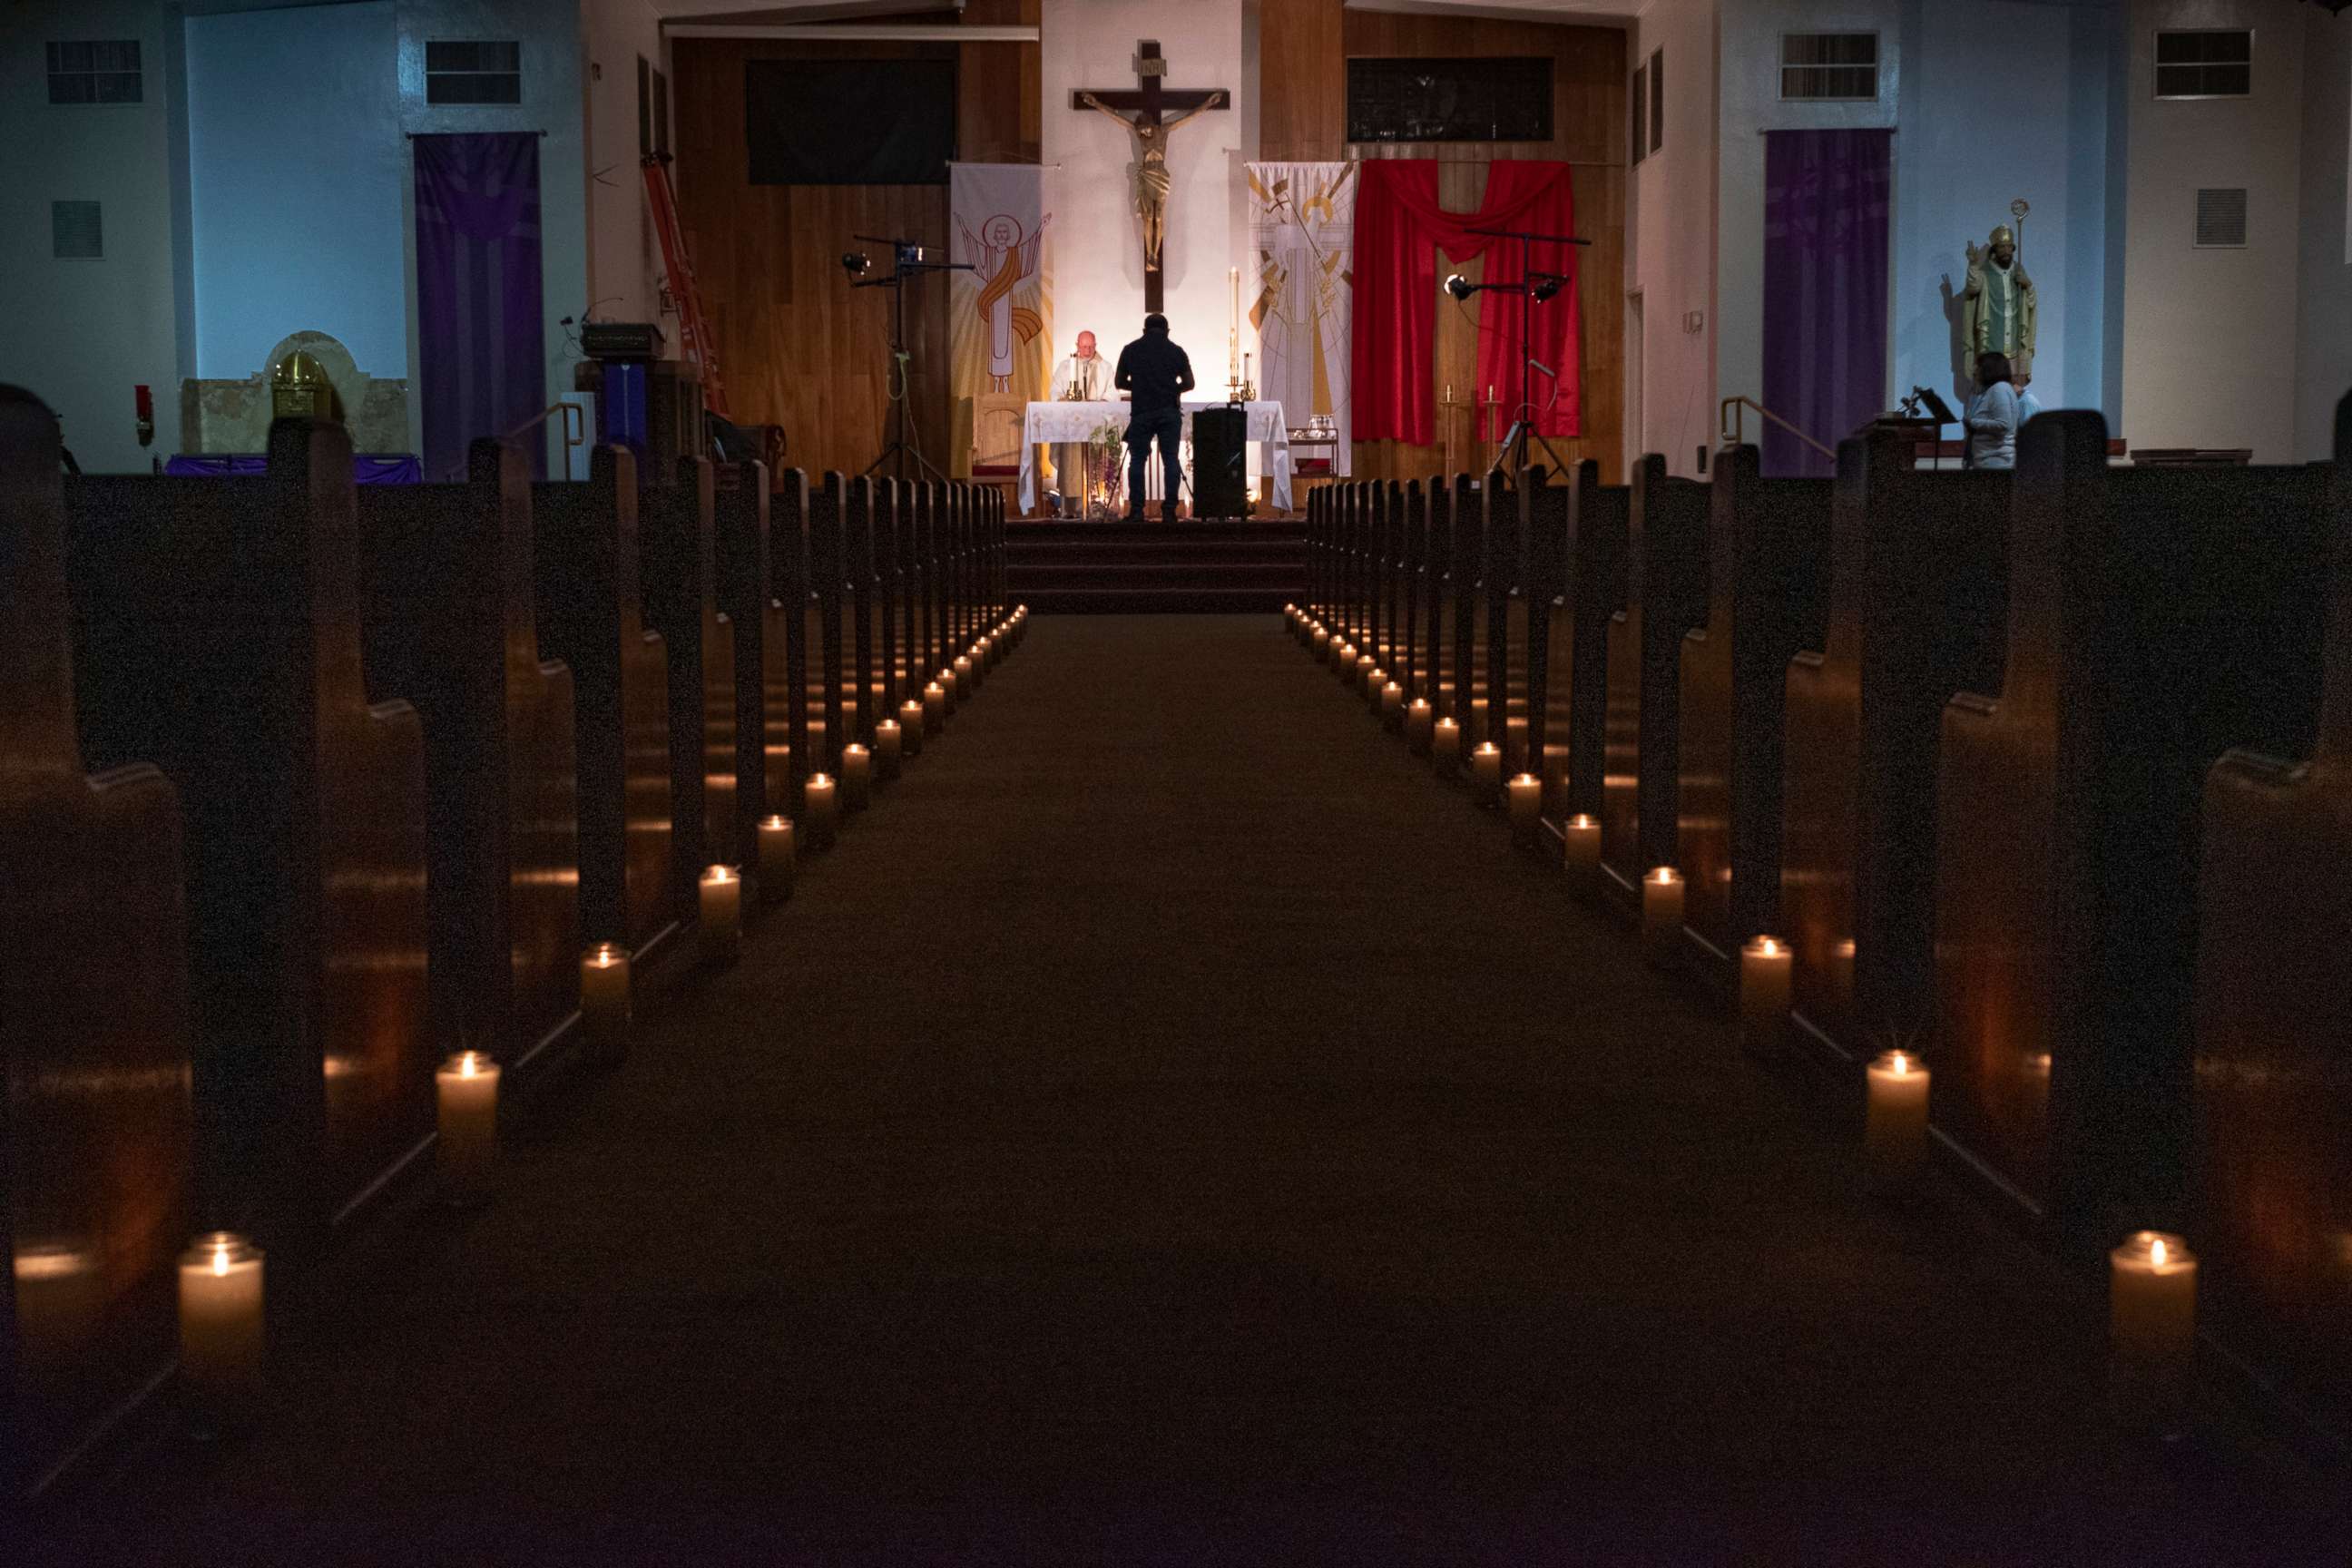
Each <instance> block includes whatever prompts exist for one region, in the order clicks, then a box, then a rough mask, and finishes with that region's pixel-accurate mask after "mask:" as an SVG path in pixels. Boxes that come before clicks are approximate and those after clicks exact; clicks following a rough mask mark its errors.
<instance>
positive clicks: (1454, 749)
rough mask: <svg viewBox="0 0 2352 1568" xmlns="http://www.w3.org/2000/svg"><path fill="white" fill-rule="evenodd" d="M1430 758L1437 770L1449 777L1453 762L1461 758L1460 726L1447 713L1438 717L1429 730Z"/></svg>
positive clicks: (1452, 769)
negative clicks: (1443, 716)
mask: <svg viewBox="0 0 2352 1568" xmlns="http://www.w3.org/2000/svg"><path fill="white" fill-rule="evenodd" d="M1430 760H1431V762H1432V763H1434V764H1435V766H1436V768H1437V771H1438V772H1439V773H1444V774H1445V775H1446V776H1447V777H1449V778H1451V777H1452V776H1453V774H1454V764H1455V763H1459V762H1460V761H1461V760H1462V726H1461V725H1459V724H1456V723H1455V722H1454V720H1453V718H1452V716H1451V715H1449V716H1447V717H1445V718H1444V719H1440V720H1439V721H1437V723H1436V725H1435V727H1434V728H1433V729H1432V730H1431V731H1430Z"/></svg>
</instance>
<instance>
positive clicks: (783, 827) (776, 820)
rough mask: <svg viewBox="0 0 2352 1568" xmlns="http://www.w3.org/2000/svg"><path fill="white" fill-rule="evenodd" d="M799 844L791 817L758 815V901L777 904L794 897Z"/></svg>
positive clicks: (798, 868)
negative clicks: (794, 837) (794, 838)
mask: <svg viewBox="0 0 2352 1568" xmlns="http://www.w3.org/2000/svg"><path fill="white" fill-rule="evenodd" d="M800 859H801V858H800V846H799V845H798V844H796V843H795V842H794V841H793V823H792V818H790V817H788V816H778V815H776V814H775V813H772V812H771V813H770V814H769V815H768V816H763V817H761V818H760V901H761V903H767V904H778V903H782V902H783V900H786V899H789V898H791V897H792V896H793V882H794V881H796V880H797V879H799V877H800Z"/></svg>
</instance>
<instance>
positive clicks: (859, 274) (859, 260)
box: [841, 250, 874, 278]
mask: <svg viewBox="0 0 2352 1568" xmlns="http://www.w3.org/2000/svg"><path fill="white" fill-rule="evenodd" d="M873 266H874V263H873V262H871V261H869V260H867V259H866V253H865V252H864V251H862V250H853V251H849V252H848V253H846V254H845V255H844V256H843V257H842V258H841V269H842V270H843V271H844V272H846V273H848V274H849V275H850V276H851V277H852V278H863V277H865V276H866V273H867V272H868V271H869V270H871V269H872V268H873Z"/></svg>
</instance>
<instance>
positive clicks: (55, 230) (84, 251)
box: [49, 202, 106, 261]
mask: <svg viewBox="0 0 2352 1568" xmlns="http://www.w3.org/2000/svg"><path fill="white" fill-rule="evenodd" d="M49 254H50V255H51V256H53V257H55V258H57V259H58V260H59V261H100V260H103V259H104V258H105V256H106V237H105V234H104V232H103V231H102V230H101V228H100V224H99V212H98V204H97V203H96V202H51V203H50V204H49Z"/></svg>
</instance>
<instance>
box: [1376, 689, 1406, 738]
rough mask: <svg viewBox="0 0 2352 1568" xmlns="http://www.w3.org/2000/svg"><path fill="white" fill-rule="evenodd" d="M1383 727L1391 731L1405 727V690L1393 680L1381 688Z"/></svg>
mask: <svg viewBox="0 0 2352 1568" xmlns="http://www.w3.org/2000/svg"><path fill="white" fill-rule="evenodd" d="M1403 726H1404V688H1403V687H1402V686H1400V685H1398V684H1397V683H1396V682H1395V681H1393V680H1391V681H1388V682H1386V683H1385V684H1383V685H1382V686H1381V727H1382V728H1383V729H1389V730H1397V729H1402V728H1403Z"/></svg>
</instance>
